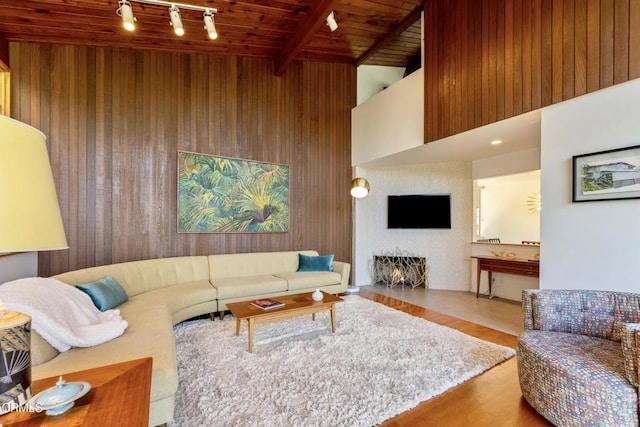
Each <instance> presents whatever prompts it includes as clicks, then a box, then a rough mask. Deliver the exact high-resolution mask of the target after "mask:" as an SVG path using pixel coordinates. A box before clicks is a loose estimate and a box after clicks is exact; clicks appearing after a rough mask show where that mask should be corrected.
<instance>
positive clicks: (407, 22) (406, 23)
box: [354, 5, 424, 67]
mask: <svg viewBox="0 0 640 427" xmlns="http://www.w3.org/2000/svg"><path fill="white" fill-rule="evenodd" d="M422 9H424V5H422V6H420V7H419V8H417V9H416V10H414V11H413V12H411V14H410V15H408V16H407V17H406V18H404V19H403V20H402V22H400V24H398V26H397V27H396V28H394V29H393V31H391V32H390V33H389V34H387V35H386V36H385V37H384V38H383V39H382V40H380V41H378V42H377V43H376V44H374V45H373V46H371V47H370V48H369V49H367V51H366V52H365V53H363V54H362V55H360V57H359V58H358V59H356V61H355V63H354V64H355V65H356V67H358V66H360V65H362V64H363V63H364V62H365V61H366V60H367V59H369V58H370V57H372V56H373V55H375V53H376V52H378V51H379V50H380V49H383V48H384V47H385V46H386V45H388V44H389V43H391V42H392V41H393V40H394V39H395V38H396V37H398V36H399V35H400V34H402V33H403V32H404V31H405V30H406V29H407V28H409V27H410V26H412V25H413V24H414V23H415V22H416V21H417V20H418V19H420V16H421V14H422Z"/></svg>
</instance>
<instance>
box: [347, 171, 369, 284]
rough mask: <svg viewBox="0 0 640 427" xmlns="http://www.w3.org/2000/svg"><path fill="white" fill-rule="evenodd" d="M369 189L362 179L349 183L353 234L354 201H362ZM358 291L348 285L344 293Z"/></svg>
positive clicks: (354, 225)
mask: <svg viewBox="0 0 640 427" xmlns="http://www.w3.org/2000/svg"><path fill="white" fill-rule="evenodd" d="M370 189H371V186H370V185H369V181H367V180H366V179H364V178H360V177H357V178H354V179H353V180H352V181H351V190H350V193H351V196H352V197H353V204H352V205H351V212H352V218H353V220H352V221H353V230H354V231H353V232H354V233H355V227H356V224H355V209H356V206H355V202H356V199H362V198H363V197H367V195H368V194H369V190H370ZM354 244H355V242H354ZM352 271H353V270H352ZM358 291H360V289H359V288H358V287H357V286H355V285H354V284H350V285H349V286H348V287H347V290H346V291H345V292H346V293H348V294H355V293H357V292H358Z"/></svg>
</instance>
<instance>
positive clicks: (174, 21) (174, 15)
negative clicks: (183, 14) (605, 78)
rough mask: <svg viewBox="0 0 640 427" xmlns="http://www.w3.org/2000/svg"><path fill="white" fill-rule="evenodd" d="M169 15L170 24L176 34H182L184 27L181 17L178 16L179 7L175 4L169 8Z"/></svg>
mask: <svg viewBox="0 0 640 427" xmlns="http://www.w3.org/2000/svg"><path fill="white" fill-rule="evenodd" d="M169 16H170V17H171V25H172V26H173V31H174V32H175V33H176V36H183V35H184V27H183V26H182V18H180V9H178V6H176V5H175V4H173V5H171V7H170V8H169Z"/></svg>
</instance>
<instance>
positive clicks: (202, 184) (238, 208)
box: [178, 151, 289, 233]
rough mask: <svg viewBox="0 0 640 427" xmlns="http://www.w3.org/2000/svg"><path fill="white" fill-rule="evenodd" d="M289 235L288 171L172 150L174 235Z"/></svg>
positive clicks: (270, 166)
mask: <svg viewBox="0 0 640 427" xmlns="http://www.w3.org/2000/svg"><path fill="white" fill-rule="evenodd" d="M287 231H289V167H288V166H285V165H279V164H275V163H265V162H256V161H250V160H244V159H235V158H230V157H219V156H212V155H208V154H200V153H191V152H187V151H178V233H278V232H287Z"/></svg>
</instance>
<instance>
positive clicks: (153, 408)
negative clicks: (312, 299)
mask: <svg viewBox="0 0 640 427" xmlns="http://www.w3.org/2000/svg"><path fill="white" fill-rule="evenodd" d="M300 253H301V254H304V255H311V256H315V255H318V253H317V252H315V251H290V252H264V253H248V254H226V255H209V256H189V257H176V258H162V259H152V260H145V261H134V262H126V263H121V264H112V265H104V266H99V267H92V268H86V269H82V270H77V271H71V272H68V273H64V274H60V275H57V276H54V277H55V278H56V279H59V280H61V281H63V282H65V283H69V284H71V285H76V284H80V283H88V282H92V281H95V280H99V279H102V278H104V277H106V276H112V277H114V278H115V279H116V280H117V281H118V283H120V285H122V287H123V288H124V289H125V291H126V292H127V295H128V297H129V300H128V301H127V302H125V303H124V304H122V305H120V306H119V307H118V309H119V310H120V312H121V314H122V316H123V318H124V319H125V320H127V322H128V323H129V327H128V328H127V330H126V331H125V333H124V334H123V335H122V336H120V337H118V338H116V339H114V340H111V341H109V342H106V343H103V344H100V345H98V346H96V347H89V348H73V349H71V350H69V351H66V352H63V353H60V354H58V352H57V351H56V350H55V349H54V348H53V347H51V346H50V345H49V344H48V343H47V342H46V341H44V340H43V339H42V337H40V336H39V335H38V334H37V333H34V334H32V349H31V351H32V376H33V378H34V379H39V378H45V377H50V376H57V375H60V374H64V373H68V372H73V371H78V370H84V369H89V368H94V367H97V366H103V365H108V364H112V363H117V362H123V361H126V360H131V359H137V358H141V357H148V356H151V357H153V371H152V380H151V404H150V413H149V424H150V425H152V426H154V425H160V424H163V423H166V422H168V421H170V420H171V419H172V418H173V409H174V395H175V393H176V391H177V388H178V373H177V368H176V356H175V345H174V340H173V325H174V324H176V323H178V322H181V321H183V320H186V319H189V318H192V317H195V316H200V315H203V314H211V315H212V319H213V313H215V312H220V313H221V317H222V315H223V312H224V310H226V308H227V303H229V302H234V301H241V300H247V299H255V298H262V297H269V296H278V295H286V294H294V293H302V292H307V291H312V290H315V289H318V288H319V289H322V290H324V291H325V292H328V293H333V294H337V293H340V292H344V291H345V290H346V288H347V282H348V279H349V272H350V268H351V266H350V265H349V264H347V263H344V262H338V261H334V262H333V269H334V271H333V272H297V271H296V270H297V269H298V254H300Z"/></svg>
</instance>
